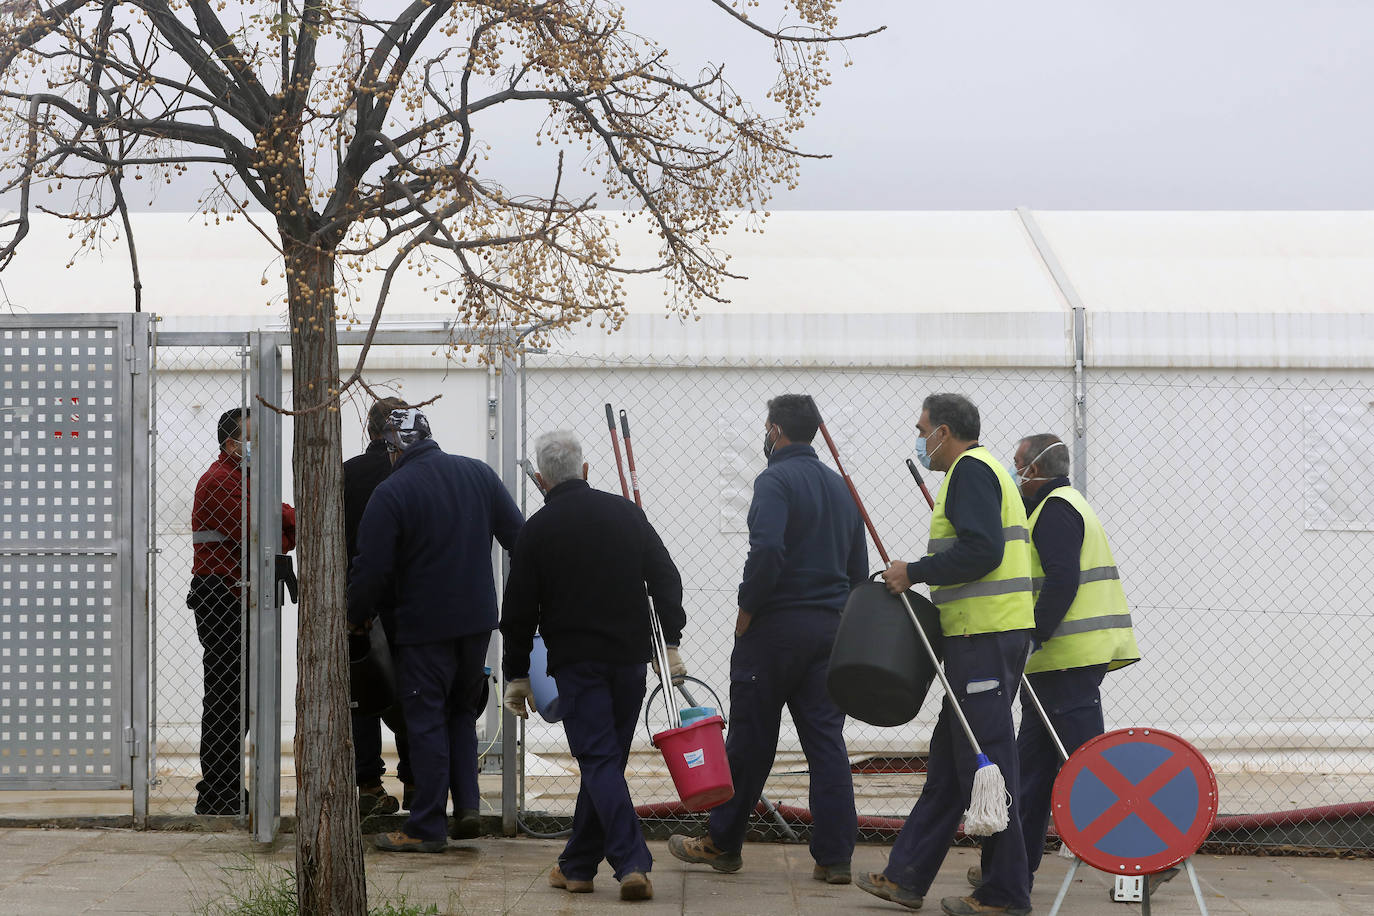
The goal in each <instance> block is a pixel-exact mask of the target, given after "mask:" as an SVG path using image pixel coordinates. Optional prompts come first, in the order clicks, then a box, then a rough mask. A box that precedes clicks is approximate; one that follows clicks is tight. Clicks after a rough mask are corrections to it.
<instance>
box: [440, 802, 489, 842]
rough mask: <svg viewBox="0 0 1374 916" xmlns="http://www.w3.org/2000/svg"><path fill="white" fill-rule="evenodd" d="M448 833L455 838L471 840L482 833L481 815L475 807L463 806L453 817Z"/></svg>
mask: <svg viewBox="0 0 1374 916" xmlns="http://www.w3.org/2000/svg"><path fill="white" fill-rule="evenodd" d="M448 835H449V837H450V838H451V839H455V840H473V839H476V838H477V837H479V836H481V835H482V815H481V812H479V811H477V810H476V809H475V808H464V809H463V810H462V811H459V812H458V816H457V817H455V818H454V819H453V826H452V827H450V828H449V831H448Z"/></svg>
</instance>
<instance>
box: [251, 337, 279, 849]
mask: <svg viewBox="0 0 1374 916" xmlns="http://www.w3.org/2000/svg"><path fill="white" fill-rule="evenodd" d="M251 349H252V352H253V356H252V360H253V369H252V378H251V386H252V397H251V398H250V406H251V407H252V408H253V469H252V475H253V480H252V500H253V526H252V533H251V534H250V544H251V550H252V556H251V566H250V572H249V577H250V589H251V597H250V599H249V600H250V620H251V629H252V632H251V634H250V637H249V641H250V645H251V654H252V661H251V671H250V680H249V696H250V697H252V702H251V703H249V706H248V722H249V735H250V747H251V748H252V754H251V758H250V760H251V767H252V798H251V803H250V804H251V807H250V828H251V829H252V832H253V838H254V839H255V840H257V841H258V842H260V843H270V842H272V840H273V838H274V837H275V836H276V833H277V826H278V824H279V823H280V820H281V608H280V607H278V606H277V581H276V568H277V554H278V553H279V552H280V549H281V474H282V431H281V427H282V422H281V414H279V413H277V412H276V411H274V410H271V409H268V408H266V407H265V406H264V405H263V404H262V401H266V402H268V403H269V404H280V403H281V396H282V395H281V347H280V345H279V343H278V340H277V337H276V335H274V334H271V333H264V332H261V331H259V332H255V333H254V334H253V338H252V343H251ZM259 397H260V398H261V399H262V400H261V401H260V400H259Z"/></svg>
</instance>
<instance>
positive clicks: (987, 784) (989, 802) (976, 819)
mask: <svg viewBox="0 0 1374 916" xmlns="http://www.w3.org/2000/svg"><path fill="white" fill-rule="evenodd" d="M1010 808H1011V796H1010V795H1008V794H1007V782H1006V780H1005V779H1004V778H1003V777H1002V771H1001V770H1000V769H998V768H997V765H996V764H995V763H993V762H992V761H991V760H989V759H988V758H987V756H986V755H985V754H979V755H978V769H977V771H975V772H974V774H973V794H972V795H971V796H970V797H969V803H968V811H966V812H964V833H966V834H968V835H969V836H992V835H993V834H994V833H1001V832H1002V831H1003V830H1006V829H1007V812H1008V811H1009V810H1010Z"/></svg>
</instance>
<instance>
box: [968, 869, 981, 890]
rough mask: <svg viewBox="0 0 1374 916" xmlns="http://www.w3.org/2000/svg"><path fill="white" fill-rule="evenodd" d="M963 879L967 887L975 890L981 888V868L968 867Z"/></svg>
mask: <svg viewBox="0 0 1374 916" xmlns="http://www.w3.org/2000/svg"><path fill="white" fill-rule="evenodd" d="M964 878H965V879H966V880H967V881H968V886H969V887H971V888H974V889H975V890H976V889H978V888H980V887H982V886H983V866H981V865H970V866H969V867H968V871H966V872H965V873H964Z"/></svg>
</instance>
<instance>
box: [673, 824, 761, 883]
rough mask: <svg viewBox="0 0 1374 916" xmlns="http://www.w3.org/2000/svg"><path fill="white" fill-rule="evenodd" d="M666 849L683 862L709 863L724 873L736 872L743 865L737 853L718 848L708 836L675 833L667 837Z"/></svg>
mask: <svg viewBox="0 0 1374 916" xmlns="http://www.w3.org/2000/svg"><path fill="white" fill-rule="evenodd" d="M668 851H669V852H671V853H672V854H673V855H674V856H675V857H676V858H679V859H681V860H682V861H684V862H691V863H694V864H701V865H709V866H711V867H712V868H714V869H715V870H716V871H718V872H724V873H726V874H729V873H731V872H737V871H739V870H740V868H741V867H742V866H743V865H744V859H742V858H741V857H740V854H739V853H737V852H725V851H724V850H721V849H718V848H717V847H716V844H715V843H713V842H711V838H710V837H709V836H686V835H685V834H681V833H675V834H673V835H672V836H670V837H668Z"/></svg>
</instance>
